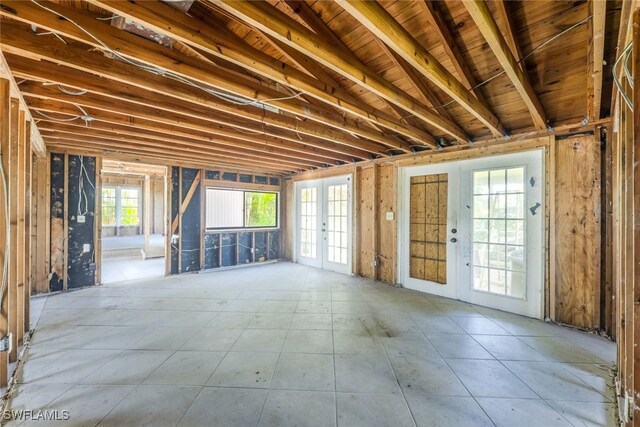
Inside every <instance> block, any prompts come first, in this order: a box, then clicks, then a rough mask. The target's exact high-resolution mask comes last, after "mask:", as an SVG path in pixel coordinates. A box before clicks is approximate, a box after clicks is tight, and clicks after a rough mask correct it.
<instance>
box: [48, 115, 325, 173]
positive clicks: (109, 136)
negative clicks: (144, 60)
mask: <svg viewBox="0 0 640 427" xmlns="http://www.w3.org/2000/svg"><path fill="white" fill-rule="evenodd" d="M38 128H39V129H41V130H42V131H43V132H49V134H50V135H52V136H58V137H67V138H72V137H73V138H87V139H88V140H90V141H96V140H100V139H102V140H112V141H121V142H130V143H132V144H134V145H135V144H136V143H140V144H147V145H150V146H153V147H156V148H158V149H163V148H165V147H167V144H166V139H164V138H161V139H160V138H158V137H156V136H155V135H150V134H145V133H140V132H138V133H137V134H136V135H132V134H131V133H130V132H129V133H126V134H124V133H121V132H118V131H116V132H113V131H111V130H105V129H101V128H100V127H93V126H91V127H87V128H82V127H77V126H69V125H67V124H64V123H52V122H44V123H43V122H40V123H39V126H38ZM171 148H172V149H173V150H176V151H184V152H187V153H191V154H192V155H197V156H199V155H217V156H220V157H229V158H232V159H233V158H240V157H242V158H244V159H245V160H250V161H251V162H255V163H256V164H269V163H272V162H271V160H270V159H265V157H264V156H263V155H261V154H260V153H255V152H253V151H249V150H247V151H243V150H242V149H238V148H235V149H234V148H230V147H220V146H215V145H212V144H202V143H199V142H196V141H194V140H193V139H188V140H184V139H182V138H175V137H174V138H173V139H172V141H171ZM271 158H272V159H274V160H277V161H278V162H279V163H282V165H283V166H287V167H291V168H293V169H301V168H309V167H311V166H315V167H319V166H322V164H321V163H316V162H309V161H305V160H298V159H292V158H290V157H286V156H280V155H277V154H272V157H271Z"/></svg>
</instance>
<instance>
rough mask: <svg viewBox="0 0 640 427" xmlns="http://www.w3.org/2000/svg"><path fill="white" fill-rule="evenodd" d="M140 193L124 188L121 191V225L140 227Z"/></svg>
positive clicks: (134, 189)
mask: <svg viewBox="0 0 640 427" xmlns="http://www.w3.org/2000/svg"><path fill="white" fill-rule="evenodd" d="M139 193H140V192H139V191H138V189H137V188H123V189H121V190H120V225H138V222H139V221H140V215H138V202H139V201H140V198H139Z"/></svg>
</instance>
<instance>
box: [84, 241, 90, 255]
mask: <svg viewBox="0 0 640 427" xmlns="http://www.w3.org/2000/svg"><path fill="white" fill-rule="evenodd" d="M90 250H91V245H90V244H89V243H85V244H84V245H82V253H84V254H86V253H87V252H89V251H90Z"/></svg>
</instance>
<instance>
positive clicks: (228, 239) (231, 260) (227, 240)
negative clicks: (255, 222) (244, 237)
mask: <svg viewBox="0 0 640 427" xmlns="http://www.w3.org/2000/svg"><path fill="white" fill-rule="evenodd" d="M236 236H237V234H236V233H224V234H222V235H221V239H222V244H221V249H222V267H230V266H232V265H236V264H237V254H236V250H237V247H236V243H237V241H236V240H237V239H236Z"/></svg>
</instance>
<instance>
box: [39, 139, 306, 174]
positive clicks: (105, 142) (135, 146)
mask: <svg viewBox="0 0 640 427" xmlns="http://www.w3.org/2000/svg"><path fill="white" fill-rule="evenodd" d="M43 137H44V138H45V139H46V140H58V141H67V142H79V141H86V144H87V146H89V147H91V146H101V147H104V146H106V147H108V146H109V145H112V146H113V147H118V148H120V149H124V150H126V149H132V150H137V151H138V152H146V153H149V154H154V153H166V154H170V153H173V154H175V155H177V156H184V157H188V156H191V157H192V158H202V159H207V160H212V161H220V160H222V161H225V162H228V163H235V164H238V165H245V166H256V167H258V168H261V169H262V168H266V169H271V168H273V167H274V166H273V165H274V164H278V165H279V167H276V169H284V170H298V169H311V168H310V167H309V166H297V165H292V164H288V163H281V164H280V163H274V162H269V161H265V160H262V161H259V160H256V159H253V158H248V159H238V157H237V156H232V155H229V154H225V153H224V152H222V153H216V152H208V153H204V152H200V151H199V150H190V149H188V148H187V149H185V148H181V147H167V146H164V147H163V146H161V145H158V144H155V143H153V142H152V141H143V140H138V139H130V138H127V139H124V138H114V137H111V136H109V137H106V136H103V137H99V136H95V135H72V134H65V133H62V132H52V131H49V130H43Z"/></svg>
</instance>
